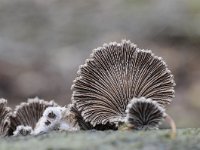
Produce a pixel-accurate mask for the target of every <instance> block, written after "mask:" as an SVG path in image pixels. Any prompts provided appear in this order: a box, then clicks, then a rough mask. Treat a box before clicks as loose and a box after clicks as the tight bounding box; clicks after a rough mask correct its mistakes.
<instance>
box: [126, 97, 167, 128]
mask: <svg viewBox="0 0 200 150" xmlns="http://www.w3.org/2000/svg"><path fill="white" fill-rule="evenodd" d="M126 113H127V116H126V119H125V121H126V123H127V125H128V126H129V127H130V128H134V129H137V130H141V129H145V130H146V129H157V127H158V126H159V125H160V123H161V121H162V120H163V119H164V117H165V110H164V109H163V108H162V107H161V106H159V104H158V103H157V102H156V101H152V100H151V99H146V98H144V97H142V98H133V99H132V100H131V101H130V103H129V104H128V106H127V109H126Z"/></svg>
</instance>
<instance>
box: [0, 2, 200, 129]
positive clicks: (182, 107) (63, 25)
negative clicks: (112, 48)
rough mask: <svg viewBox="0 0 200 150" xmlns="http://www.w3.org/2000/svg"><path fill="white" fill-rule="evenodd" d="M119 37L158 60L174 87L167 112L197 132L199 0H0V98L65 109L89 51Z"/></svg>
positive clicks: (11, 102)
mask: <svg viewBox="0 0 200 150" xmlns="http://www.w3.org/2000/svg"><path fill="white" fill-rule="evenodd" d="M123 38H126V39H130V40H131V41H132V42H134V43H136V44H137V45H138V47H140V48H142V49H151V50H152V51H153V52H154V53H155V54H156V55H158V56H162V57H163V58H164V60H165V61H166V62H167V64H168V66H169V69H170V70H171V71H172V73H173V74H174V75H175V80H176V83H177V86H176V98H175V99H174V101H173V103H172V104H171V105H170V107H169V108H168V112H169V114H170V115H172V116H173V118H174V119H175V120H176V123H177V126H178V127H200V119H199V114H200V66H199V65H200V1H199V0H0V97H4V98H6V99H8V101H9V105H10V106H12V107H14V105H16V104H18V103H19V102H22V101H26V100H27V98H32V97H35V96H38V97H40V98H43V99H45V100H51V99H54V100H55V101H57V102H58V103H59V104H62V105H65V104H68V103H69V102H70V98H71V94H72V91H71V90H70V87H71V84H72V81H73V80H74V78H75V77H76V72H77V70H78V67H79V65H81V64H83V63H84V61H85V59H86V58H88V57H89V54H90V53H91V51H92V49H94V48H96V47H98V46H101V45H102V44H103V43H105V42H110V41H117V42H120V41H121V39H123Z"/></svg>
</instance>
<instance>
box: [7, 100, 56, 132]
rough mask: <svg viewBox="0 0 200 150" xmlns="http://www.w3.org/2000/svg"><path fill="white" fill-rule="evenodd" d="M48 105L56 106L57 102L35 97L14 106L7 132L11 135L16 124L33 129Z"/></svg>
mask: <svg viewBox="0 0 200 150" xmlns="http://www.w3.org/2000/svg"><path fill="white" fill-rule="evenodd" d="M50 106H57V104H56V103H55V102H54V101H50V102H48V101H44V100H42V99H39V98H37V97H36V98H34V99H28V102H26V103H21V104H20V105H18V106H16V108H15V110H14V112H13V114H12V115H11V116H10V127H9V130H8V133H7V134H8V135H13V132H14V131H15V130H16V129H17V127H18V126H29V127H31V128H32V129H34V128H35V126H36V123H37V122H38V120H39V119H40V118H41V116H42V114H43V112H44V110H45V109H46V108H47V107H50Z"/></svg>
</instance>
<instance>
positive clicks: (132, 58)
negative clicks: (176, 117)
mask: <svg viewBox="0 0 200 150" xmlns="http://www.w3.org/2000/svg"><path fill="white" fill-rule="evenodd" d="M77 74H78V75H77V77H76V79H75V80H74V82H73V85H72V90H73V95H72V102H73V104H74V105H75V106H76V109H77V110H78V112H79V113H80V114H81V116H82V118H83V120H84V121H85V122H89V123H90V124H91V125H92V126H93V127H95V126H97V125H105V124H115V126H116V127H119V126H120V125H122V124H124V123H125V124H127V123H128V124H131V125H132V126H135V127H137V128H138V129H140V128H141V129H143V128H144V126H145V125H146V122H145V121H144V120H145V118H148V116H143V117H144V118H141V119H142V120H143V121H141V122H140V123H138V122H137V121H138V119H136V117H137V115H135V114H136V113H142V114H143V115H149V114H148V111H150V112H151V113H153V112H152V111H154V110H156V111H157V114H155V116H153V117H154V119H153V121H154V123H151V122H148V123H149V125H150V126H149V127H150V128H156V127H157V126H158V124H159V122H160V121H161V120H162V119H163V118H165V115H164V114H165V113H164V112H165V109H166V107H167V106H168V105H169V104H170V103H171V101H172V99H173V98H174V93H175V92H174V86H175V81H174V78H173V75H172V73H171V71H170V70H169V69H168V67H167V65H166V63H165V62H164V61H163V59H162V58H161V57H157V56H155V55H154V54H153V53H152V52H151V51H150V50H142V49H139V48H137V47H136V45H135V44H133V43H131V42H130V41H127V40H123V41H122V42H121V43H116V42H112V43H109V44H104V45H103V47H99V48H97V49H94V50H93V53H92V54H91V55H90V58H89V59H87V60H86V62H85V64H84V65H81V66H80V68H79V70H78V72H77ZM141 97H144V98H141ZM145 100H146V101H145ZM149 101H151V102H149ZM135 107H141V109H142V110H140V109H139V108H137V109H136V108H135ZM145 107H148V108H149V109H150V110H148V111H147V110H146V108H145ZM132 111H137V112H134V113H132ZM141 111H142V112H141ZM152 115H153V114H151V117H152ZM129 117H130V118H129ZM131 118H132V119H131ZM133 118H135V119H133ZM148 119H150V118H148ZM127 120H128V122H127ZM150 121H151V120H150Z"/></svg>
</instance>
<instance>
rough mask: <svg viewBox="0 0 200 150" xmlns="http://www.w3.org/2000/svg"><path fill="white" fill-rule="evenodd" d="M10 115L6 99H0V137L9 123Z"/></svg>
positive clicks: (3, 134) (4, 133)
mask: <svg viewBox="0 0 200 150" xmlns="http://www.w3.org/2000/svg"><path fill="white" fill-rule="evenodd" d="M10 115H11V108H10V107H7V100H5V99H3V98H1V99H0V137H1V136H5V135H6V133H7V131H8V128H9V125H10V120H9V116H10Z"/></svg>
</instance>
